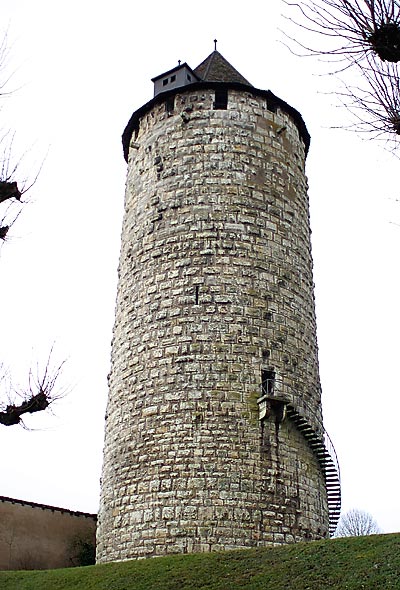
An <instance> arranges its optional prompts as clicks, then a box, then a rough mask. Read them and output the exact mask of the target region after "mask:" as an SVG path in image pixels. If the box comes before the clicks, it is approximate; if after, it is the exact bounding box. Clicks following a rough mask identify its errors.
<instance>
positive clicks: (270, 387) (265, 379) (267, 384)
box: [261, 369, 275, 395]
mask: <svg viewBox="0 0 400 590" xmlns="http://www.w3.org/2000/svg"><path fill="white" fill-rule="evenodd" d="M274 388H275V371H272V370H270V369H263V370H262V371H261V395H273V394H274Z"/></svg>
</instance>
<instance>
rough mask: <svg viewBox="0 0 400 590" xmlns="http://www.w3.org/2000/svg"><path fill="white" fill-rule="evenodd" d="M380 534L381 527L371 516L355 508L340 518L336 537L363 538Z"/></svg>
mask: <svg viewBox="0 0 400 590" xmlns="http://www.w3.org/2000/svg"><path fill="white" fill-rule="evenodd" d="M378 533H380V529H379V526H378V524H377V522H376V521H375V520H374V518H373V517H372V516H371V514H369V513H368V512H364V511H363V510H358V509H356V508H354V509H352V510H349V511H348V512H346V514H344V515H343V516H341V517H340V520H339V524H338V526H337V529H336V532H335V537H362V536H364V535H376V534H378Z"/></svg>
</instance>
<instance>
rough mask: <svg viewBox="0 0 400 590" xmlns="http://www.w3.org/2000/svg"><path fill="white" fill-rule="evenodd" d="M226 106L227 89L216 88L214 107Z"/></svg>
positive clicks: (224, 107) (219, 108)
mask: <svg viewBox="0 0 400 590" xmlns="http://www.w3.org/2000/svg"><path fill="white" fill-rule="evenodd" d="M227 108H228V91H227V90H216V91H215V101H214V109H216V110H225V109H227Z"/></svg>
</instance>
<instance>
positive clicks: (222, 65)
mask: <svg viewBox="0 0 400 590" xmlns="http://www.w3.org/2000/svg"><path fill="white" fill-rule="evenodd" d="M194 73H195V74H196V75H197V76H198V77H199V78H200V79H201V80H202V81H204V82H236V83H239V84H246V86H252V84H250V82H249V81H248V80H246V78H244V77H243V76H242V74H239V72H238V71H237V70H235V68H234V67H233V66H232V65H231V64H230V63H229V62H228V61H227V60H226V59H225V58H224V57H223V56H222V55H221V54H220V53H219V51H213V52H212V53H211V54H210V55H209V56H208V57H206V59H205V60H204V61H203V62H201V64H200V65H199V66H197V68H195V70H194Z"/></svg>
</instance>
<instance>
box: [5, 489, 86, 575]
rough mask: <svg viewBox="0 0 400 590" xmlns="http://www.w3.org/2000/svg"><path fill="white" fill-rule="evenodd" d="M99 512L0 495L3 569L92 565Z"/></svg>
mask: <svg viewBox="0 0 400 590" xmlns="http://www.w3.org/2000/svg"><path fill="white" fill-rule="evenodd" d="M95 534H96V515H95V514H87V513H85V512H74V511H71V510H66V509H63V508H56V507H54V506H47V505H45V504H36V503H35V502H27V501H24V500H15V499H13V498H7V497H5V496H0V570H20V569H52V568H58V567H72V566H78V565H88V563H90V562H91V558H92V557H93V552H94V547H95Z"/></svg>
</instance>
